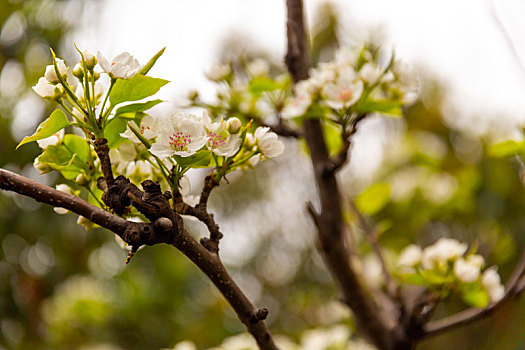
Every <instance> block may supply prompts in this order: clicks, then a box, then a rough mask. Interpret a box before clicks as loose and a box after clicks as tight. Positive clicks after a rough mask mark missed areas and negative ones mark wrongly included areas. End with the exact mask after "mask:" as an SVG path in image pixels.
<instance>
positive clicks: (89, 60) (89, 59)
mask: <svg viewBox="0 0 525 350" xmlns="http://www.w3.org/2000/svg"><path fill="white" fill-rule="evenodd" d="M83 55H84V61H85V62H86V66H87V69H89V70H93V68H95V65H96V64H97V58H96V57H95V55H94V54H92V53H91V52H88V51H84V52H83Z"/></svg>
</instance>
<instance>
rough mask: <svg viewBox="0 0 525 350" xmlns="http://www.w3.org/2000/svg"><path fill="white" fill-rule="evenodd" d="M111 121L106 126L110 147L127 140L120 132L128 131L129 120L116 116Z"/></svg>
mask: <svg viewBox="0 0 525 350" xmlns="http://www.w3.org/2000/svg"><path fill="white" fill-rule="evenodd" d="M110 121H111V123H108V124H107V125H106V127H105V128H104V137H105V138H106V140H108V146H109V148H116V147H118V146H119V145H120V144H121V143H122V142H124V140H126V139H125V138H123V137H122V136H120V134H121V133H123V132H124V131H126V125H127V120H126V119H124V118H120V117H118V118H117V117H115V118H114V119H112V120H110Z"/></svg>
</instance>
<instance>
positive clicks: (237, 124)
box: [227, 117, 242, 134]
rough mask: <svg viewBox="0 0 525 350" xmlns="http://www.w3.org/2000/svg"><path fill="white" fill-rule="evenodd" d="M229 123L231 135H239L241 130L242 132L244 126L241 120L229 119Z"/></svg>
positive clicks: (228, 127)
mask: <svg viewBox="0 0 525 350" xmlns="http://www.w3.org/2000/svg"><path fill="white" fill-rule="evenodd" d="M227 123H228V126H227V129H228V132H229V133H232V134H237V133H238V132H239V130H241V126H242V124H241V121H240V120H239V118H236V117H233V118H230V119H228V121H227Z"/></svg>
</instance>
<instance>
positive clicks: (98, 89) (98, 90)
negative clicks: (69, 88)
mask: <svg viewBox="0 0 525 350" xmlns="http://www.w3.org/2000/svg"><path fill="white" fill-rule="evenodd" d="M89 93H90V96H89V97H90V98H91V99H93V96H91V94H92V91H91V90H89ZM103 94H104V87H103V86H102V83H100V82H98V81H97V82H95V105H98V104H99V102H101V101H100V99H101V97H102V95H103ZM75 95H76V96H77V97H78V99H79V100H80V102H82V103H84V104H85V103H86V101H85V98H84V87H83V86H82V84H78V85H77V87H76V89H75Z"/></svg>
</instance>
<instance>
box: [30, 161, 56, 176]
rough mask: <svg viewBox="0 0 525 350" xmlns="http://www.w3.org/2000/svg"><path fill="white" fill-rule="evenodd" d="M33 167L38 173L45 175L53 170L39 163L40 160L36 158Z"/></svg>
mask: <svg viewBox="0 0 525 350" xmlns="http://www.w3.org/2000/svg"><path fill="white" fill-rule="evenodd" d="M33 166H34V167H35V169H38V170H39V171H40V174H47V173H50V172H51V171H52V170H53V169H52V168H51V167H50V166H49V165H47V164H46V163H42V162H40V159H38V157H37V158H35V161H34V162H33Z"/></svg>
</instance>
